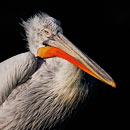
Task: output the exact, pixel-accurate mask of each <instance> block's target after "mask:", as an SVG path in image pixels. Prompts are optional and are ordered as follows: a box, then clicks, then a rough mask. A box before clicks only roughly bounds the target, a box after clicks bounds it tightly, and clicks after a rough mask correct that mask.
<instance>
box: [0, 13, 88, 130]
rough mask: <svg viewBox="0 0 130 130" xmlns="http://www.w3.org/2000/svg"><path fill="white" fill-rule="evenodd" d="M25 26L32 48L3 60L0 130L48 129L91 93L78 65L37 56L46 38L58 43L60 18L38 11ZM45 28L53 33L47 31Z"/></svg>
mask: <svg viewBox="0 0 130 130" xmlns="http://www.w3.org/2000/svg"><path fill="white" fill-rule="evenodd" d="M23 26H24V27H25V30H26V34H27V40H28V47H29V50H30V52H27V53H23V54H20V55H17V56H15V57H12V58H10V59H8V60H6V61H4V62H2V63H0V104H1V106H0V130H39V129H42V130H44V129H46V128H47V129H49V128H51V127H53V126H54V125H55V124H56V123H57V122H58V121H60V120H61V121H62V120H64V119H65V117H67V116H68V115H70V114H71V112H72V111H73V109H75V108H76V106H77V104H78V103H79V102H80V101H82V100H83V99H84V98H85V97H86V96H87V94H88V88H87V85H86V84H85V82H84V83H83V82H82V79H83V72H82V71H81V70H80V69H79V68H78V67H76V66H74V65H73V64H71V63H70V62H68V61H66V60H64V59H61V58H58V57H54V58H49V59H45V60H40V59H37V58H35V56H36V54H37V50H38V48H39V47H42V46H45V45H44V44H43V42H47V41H50V42H49V43H48V44H52V45H53V46H56V41H55V42H54V41H53V40H52V39H53V38H54V37H53V36H55V35H57V34H59V33H60V34H59V35H62V33H63V31H62V28H61V27H60V24H59V21H57V20H55V19H54V18H52V17H50V16H48V15H47V14H38V15H35V16H34V17H32V18H30V19H28V20H27V22H23ZM45 28H46V29H47V30H49V31H51V37H47V35H45V34H44V31H43V30H44V29H45ZM63 40H64V41H67V42H68V40H67V39H66V38H64V39H63ZM56 47H57V46H56ZM60 48H62V46H61V45H60ZM72 55H73V54H72Z"/></svg>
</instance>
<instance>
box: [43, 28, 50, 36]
mask: <svg viewBox="0 0 130 130" xmlns="http://www.w3.org/2000/svg"><path fill="white" fill-rule="evenodd" d="M43 31H44V34H45V35H46V37H50V36H51V32H50V31H49V30H48V29H44V30H43Z"/></svg>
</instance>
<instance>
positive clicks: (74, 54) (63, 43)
mask: <svg viewBox="0 0 130 130" xmlns="http://www.w3.org/2000/svg"><path fill="white" fill-rule="evenodd" d="M54 41H55V42H54ZM54 41H53V42H50V43H49V45H51V46H46V47H42V48H39V50H38V54H37V57H41V58H51V57H60V58H63V59H65V60H67V61H69V62H71V63H72V64H74V65H76V66H77V67H79V68H80V69H82V70H83V71H85V72H86V73H88V74H90V75H91V76H93V77H95V78H97V79H99V80H101V81H103V82H104V83H106V84H108V85H110V86H112V87H114V88H116V83H115V82H114V80H113V79H112V78H111V77H110V76H109V75H108V74H107V73H106V72H105V71H104V70H103V69H102V68H101V67H100V66H99V65H97V64H96V63H95V62H94V61H93V60H92V59H90V58H89V57H88V56H87V55H85V54H84V53H83V52H81V51H80V50H79V49H78V48H77V47H76V46H74V45H73V44H72V43H71V42H70V41H69V40H68V39H67V38H65V37H64V36H63V35H62V34H61V33H58V34H57V35H56V36H55V37H54Z"/></svg>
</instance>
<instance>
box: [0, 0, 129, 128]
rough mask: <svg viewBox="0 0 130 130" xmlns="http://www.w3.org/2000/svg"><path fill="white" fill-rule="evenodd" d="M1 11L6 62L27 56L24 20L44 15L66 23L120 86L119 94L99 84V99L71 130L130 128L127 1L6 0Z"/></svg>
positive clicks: (79, 43)
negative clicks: (129, 126) (129, 122)
mask: <svg viewBox="0 0 130 130" xmlns="http://www.w3.org/2000/svg"><path fill="white" fill-rule="evenodd" d="M0 6H1V7H0V11H1V12H0V45H1V47H0V48H1V51H0V62H2V61H4V60H6V59H7V58H9V57H12V56H14V55H17V54H19V53H22V52H25V51H27V49H26V41H25V40H24V37H25V33H24V30H23V28H22V26H21V25H20V24H19V23H21V19H23V20H26V19H27V18H28V17H30V16H32V15H34V14H35V13H37V12H39V11H41V12H46V13H48V14H49V15H51V16H53V17H55V18H56V19H58V20H60V21H61V24H62V28H63V30H64V34H65V35H66V37H68V38H69V39H70V41H72V42H73V43H74V44H75V45H77V46H78V47H79V48H80V49H81V50H83V51H84V52H85V53H86V54H87V55H88V56H90V57H91V58H92V59H93V60H95V61H96V62H97V63H98V64H99V65H100V66H102V67H103V68H104V69H105V70H106V71H107V72H108V73H109V74H110V75H111V76H112V77H113V79H114V80H115V81H116V83H117V89H114V88H111V87H109V86H107V85H105V84H103V83H100V82H99V81H97V82H98V83H97V86H96V92H94V94H93V95H92V97H93V98H91V100H90V102H89V103H88V104H87V105H83V108H85V109H82V110H81V112H80V113H79V114H78V116H76V117H74V118H73V119H72V120H71V121H70V124H69V125H66V130H68V129H84V130H88V129H90V128H94V127H96V128H98V129H99V128H100V129H101V128H103V129H106V128H110V129H112V128H113V127H114V128H117V127H122V128H124V127H125V126H126V125H127V120H128V118H127V116H128V112H127V110H128V106H127V105H128V103H129V102H128V97H129V91H128V88H129V85H128V84H127V83H128V78H127V77H128V74H129V73H128V70H129V68H128V67H129V66H128V61H129V58H128V55H129V46H128V44H129V42H130V40H129V35H130V8H129V4H128V3H127V2H125V1H123V0H114V1H113V0H109V1H108V0H104V1H100V2H97V1H91V2H82V1H77V2H76V1H74V2H67V1H59V2H58V1H47V0H46V1H45V0H41V1H38V0H36V1H24V0H21V1H17V2H16V1H6V2H5V3H3V4H2V3H1V5H0ZM88 127H89V128H88ZM87 128H88V129H87Z"/></svg>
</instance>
